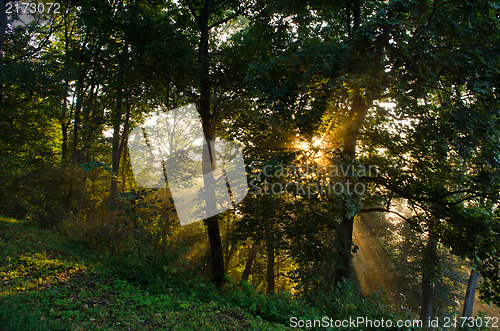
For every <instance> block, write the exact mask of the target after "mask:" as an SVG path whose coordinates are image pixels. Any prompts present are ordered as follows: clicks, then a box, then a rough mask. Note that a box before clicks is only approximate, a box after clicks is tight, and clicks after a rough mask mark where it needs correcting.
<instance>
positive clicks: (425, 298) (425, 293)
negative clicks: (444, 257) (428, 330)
mask: <svg viewBox="0 0 500 331" xmlns="http://www.w3.org/2000/svg"><path fill="white" fill-rule="evenodd" d="M436 249H437V241H436V239H435V238H434V236H433V235H432V234H429V238H428V240H427V245H426V247H425V249H424V252H423V253H424V254H423V263H422V266H423V270H422V306H421V309H420V320H421V321H422V322H423V323H424V325H427V324H428V322H429V320H430V319H431V317H432V308H433V304H434V278H435V276H436V275H435V272H434V271H433V270H435V264H436V263H437V261H436Z"/></svg>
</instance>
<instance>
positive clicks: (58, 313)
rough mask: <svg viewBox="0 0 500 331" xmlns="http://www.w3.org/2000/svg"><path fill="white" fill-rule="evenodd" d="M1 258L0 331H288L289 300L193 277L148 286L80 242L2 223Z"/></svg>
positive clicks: (0, 220)
mask: <svg viewBox="0 0 500 331" xmlns="http://www.w3.org/2000/svg"><path fill="white" fill-rule="evenodd" d="M0 256H1V258H0V330H9V331H10V330H94V329H101V330H115V329H125V330H286V329H288V327H287V326H286V324H288V323H286V321H285V320H284V318H286V316H285V313H283V312H282V311H280V309H281V308H283V307H285V308H286V307H288V306H290V305H291V304H287V302H286V298H283V297H281V298H278V297H276V298H275V299H273V298H271V297H269V296H264V295H262V296H259V294H258V293H255V292H253V291H252V290H251V289H248V291H245V289H244V288H243V289H242V288H241V287H239V286H233V287H230V288H229V289H227V291H226V292H224V289H223V291H222V293H219V292H218V291H216V290H215V289H211V288H210V287H211V285H210V284H209V283H194V284H193V283H191V284H188V279H189V278H190V277H188V276H184V279H183V280H182V281H183V282H185V285H186V286H184V287H181V286H175V285H169V284H161V286H158V287H156V288H155V287H152V286H151V284H149V285H144V284H141V283H140V282H138V281H137V280H129V279H127V277H121V276H120V275H117V274H116V270H114V269H113V268H112V267H110V266H109V264H107V263H106V259H107V257H106V256H102V255H98V254H95V253H93V252H92V250H89V249H88V248H85V247H83V246H82V245H81V244H80V243H79V242H75V241H74V240H73V241H72V240H70V238H67V237H63V236H60V235H58V234H56V233H54V232H52V231H48V230H43V229H38V228H35V227H32V226H29V225H27V224H26V223H25V222H20V221H16V220H13V219H8V218H3V217H0ZM170 286H171V287H170ZM266 298H267V299H266ZM266 300H267V301H266ZM280 300H281V301H282V302H284V304H283V303H282V304H281V306H279V305H278V306H277V305H276V303H279V302H280ZM286 313H290V311H287V312H286Z"/></svg>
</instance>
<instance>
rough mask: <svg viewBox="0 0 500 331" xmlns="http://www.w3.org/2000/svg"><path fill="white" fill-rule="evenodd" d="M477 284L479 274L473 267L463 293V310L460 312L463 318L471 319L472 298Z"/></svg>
mask: <svg viewBox="0 0 500 331" xmlns="http://www.w3.org/2000/svg"><path fill="white" fill-rule="evenodd" d="M478 282H479V273H478V272H477V271H476V269H475V268H474V267H472V269H471V270H470V276H469V283H468V284H467V291H466V292H465V300H464V309H463V311H462V316H463V317H472V311H473V309H474V298H475V296H476V289H477V283H478Z"/></svg>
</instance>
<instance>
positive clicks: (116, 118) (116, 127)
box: [108, 42, 128, 225]
mask: <svg viewBox="0 0 500 331" xmlns="http://www.w3.org/2000/svg"><path fill="white" fill-rule="evenodd" d="M127 56H128V44H127V42H125V43H124V45H123V49H122V52H121V54H120V60H119V65H118V77H117V88H116V105H115V109H114V112H113V140H112V154H111V170H112V172H113V173H112V175H111V184H110V189H109V201H110V205H111V206H112V208H113V207H115V206H114V204H115V203H116V197H117V196H118V170H119V168H120V156H121V148H120V147H122V146H123V138H124V137H125V130H124V132H123V133H122V137H121V139H120V130H121V126H122V117H123V89H124V76H125V62H126V59H127ZM115 218H116V210H115V209H113V210H111V211H110V212H109V215H108V225H111V223H112V222H114V220H115Z"/></svg>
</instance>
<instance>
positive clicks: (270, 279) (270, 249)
mask: <svg viewBox="0 0 500 331" xmlns="http://www.w3.org/2000/svg"><path fill="white" fill-rule="evenodd" d="M274 253H275V250H274V243H273V240H272V239H270V240H268V242H267V271H266V280H267V294H271V293H274Z"/></svg>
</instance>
